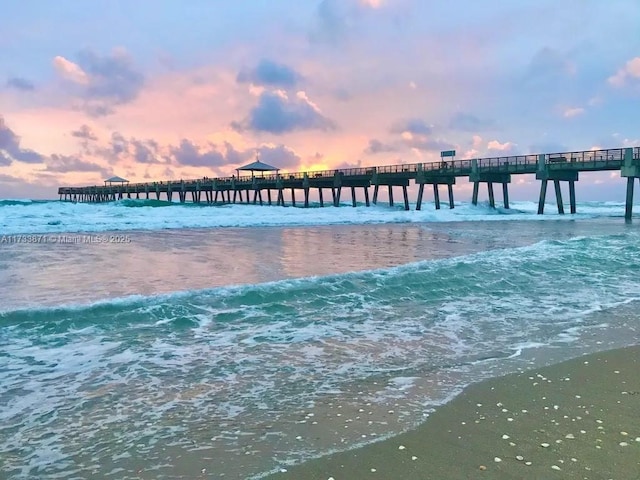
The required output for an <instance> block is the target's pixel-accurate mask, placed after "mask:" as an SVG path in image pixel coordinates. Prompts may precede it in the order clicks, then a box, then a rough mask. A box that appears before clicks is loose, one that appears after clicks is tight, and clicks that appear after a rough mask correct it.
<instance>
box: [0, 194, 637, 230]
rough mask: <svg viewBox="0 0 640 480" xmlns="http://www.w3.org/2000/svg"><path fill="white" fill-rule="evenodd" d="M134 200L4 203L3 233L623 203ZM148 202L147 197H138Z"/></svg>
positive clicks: (532, 214)
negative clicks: (435, 206) (434, 205)
mask: <svg viewBox="0 0 640 480" xmlns="http://www.w3.org/2000/svg"><path fill="white" fill-rule="evenodd" d="M135 203H136V201H134V200H132V201H127V202H115V203H105V204H85V203H68V202H32V203H24V204H22V203H21V204H18V205H16V204H12V205H2V206H0V231H2V233H3V234H5V235H9V234H28V233H68V232H104V231H126V230H163V229H176V228H211V227H258V226H287V225H289V226H293V225H337V224H377V223H423V222H427V223H429V222H458V221H469V220H476V221H513V220H546V221H549V220H570V219H585V218H593V217H601V216H622V215H623V214H624V207H623V205H622V204H619V203H614V202H606V203H596V202H589V203H584V204H579V205H578V214H576V215H558V214H557V212H554V211H553V209H552V208H550V207H549V208H548V209H547V213H545V214H544V215H536V212H537V204H536V203H534V202H512V208H511V209H509V210H507V209H503V208H498V209H492V208H490V207H489V206H488V205H487V204H480V205H477V206H474V205H471V204H469V203H459V204H456V208H455V209H452V210H450V209H442V210H432V209H431V206H429V205H426V206H423V209H422V210H419V211H416V210H415V206H414V205H412V207H411V208H412V209H411V210H410V211H404V210H402V209H398V208H397V207H393V208H392V207H389V206H386V205H384V204H378V205H375V206H371V207H364V206H358V207H355V208H354V207H351V206H348V205H342V206H341V207H339V208H335V207H322V208H293V207H276V206H271V207H267V206H256V205H242V204H235V205H226V206H219V207H212V206H194V205H180V204H172V205H169V206H165V207H152V206H138V207H132V206H129V205H132V204H135ZM138 203H139V204H140V205H144V201H142V200H140V201H139V202H138Z"/></svg>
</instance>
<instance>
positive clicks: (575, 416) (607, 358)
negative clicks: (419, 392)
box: [269, 346, 640, 480]
mask: <svg viewBox="0 0 640 480" xmlns="http://www.w3.org/2000/svg"><path fill="white" fill-rule="evenodd" d="M639 367H640V346H636V347H629V348H623V349H618V350H612V351H607V352H602V353H596V354H591V355H587V356H583V357H580V358H577V359H573V360H570V361H567V362H564V363H560V364H557V365H553V366H550V367H546V368H541V369H536V370H532V371H528V372H524V373H517V374H512V375H508V376H506V377H502V378H498V379H492V380H488V381H485V382H482V383H478V384H476V385H473V386H471V387H469V388H467V389H466V390H465V391H464V392H463V393H462V394H461V395H459V396H458V397H456V398H455V400H454V401H452V402H450V403H449V404H447V405H445V406H444V407H442V408H440V409H438V410H437V411H436V412H435V413H433V414H432V415H431V416H430V418H429V419H428V421H427V422H426V423H425V424H423V425H422V426H420V427H419V428H417V429H416V430H412V431H409V432H406V433H404V434H401V435H399V436H396V437H393V438H390V439H388V440H385V441H382V442H378V443H374V444H370V445H367V446H365V447H362V448H359V449H355V450H351V451H347V452H340V453H336V454H333V455H330V456H327V457H323V458H319V459H314V460H311V461H308V462H306V463H304V464H301V465H297V466H293V467H285V468H283V469H282V470H286V471H281V472H279V473H276V474H274V475H272V476H270V477H269V478H272V479H305V480H315V479H318V480H320V479H322V480H330V479H334V480H343V479H344V480H355V479H481V478H486V479H594V480H595V479H609V478H611V479H640V370H639Z"/></svg>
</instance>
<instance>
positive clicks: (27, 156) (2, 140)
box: [0, 117, 44, 165]
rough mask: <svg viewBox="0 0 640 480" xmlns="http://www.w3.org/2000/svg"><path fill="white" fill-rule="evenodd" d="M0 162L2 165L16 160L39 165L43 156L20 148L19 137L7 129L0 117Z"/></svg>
mask: <svg viewBox="0 0 640 480" xmlns="http://www.w3.org/2000/svg"><path fill="white" fill-rule="evenodd" d="M0 157H1V158H0V162H2V163H3V164H4V165H8V164H10V163H11V160H12V159H13V160H17V161H19V162H24V163H41V162H43V161H44V156H43V155H40V154H39V153H38V152H35V151H33V150H30V149H28V148H22V147H20V137H18V136H17V135H16V134H15V133H14V132H13V130H11V129H10V128H9V127H7V125H6V123H5V122H4V118H3V117H0Z"/></svg>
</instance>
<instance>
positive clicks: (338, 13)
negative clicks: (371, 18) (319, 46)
mask: <svg viewBox="0 0 640 480" xmlns="http://www.w3.org/2000/svg"><path fill="white" fill-rule="evenodd" d="M374 10H375V8H374V7H372V5H371V4H369V3H367V2H363V1H361V0H322V1H321V2H320V3H319V4H318V8H317V9H316V12H315V15H314V17H313V24H312V26H311V30H310V32H309V41H310V42H312V43H325V44H330V45H334V46H336V45H341V44H343V43H344V42H345V41H347V40H349V39H350V38H352V37H353V36H354V33H357V29H358V28H359V27H360V24H361V22H362V20H363V19H364V18H365V17H366V16H367V14H368V13H370V12H372V11H374Z"/></svg>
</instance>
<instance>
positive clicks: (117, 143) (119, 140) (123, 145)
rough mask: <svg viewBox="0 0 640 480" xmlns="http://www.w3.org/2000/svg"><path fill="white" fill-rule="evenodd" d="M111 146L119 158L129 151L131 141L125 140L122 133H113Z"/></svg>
mask: <svg viewBox="0 0 640 480" xmlns="http://www.w3.org/2000/svg"><path fill="white" fill-rule="evenodd" d="M109 146H110V147H111V152H112V153H113V155H114V156H116V157H117V156H118V155H120V154H121V153H126V152H127V151H128V150H129V141H128V140H127V139H126V138H124V136H123V135H122V134H121V133H120V132H113V133H112V134H111V141H110V142H109Z"/></svg>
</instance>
